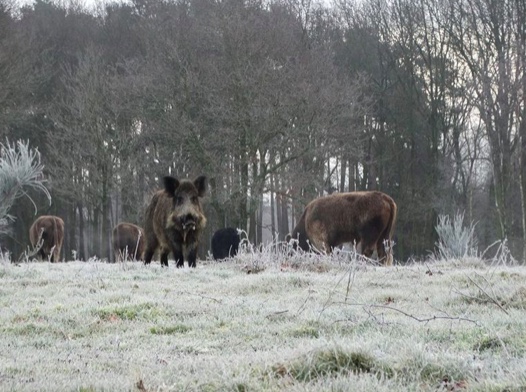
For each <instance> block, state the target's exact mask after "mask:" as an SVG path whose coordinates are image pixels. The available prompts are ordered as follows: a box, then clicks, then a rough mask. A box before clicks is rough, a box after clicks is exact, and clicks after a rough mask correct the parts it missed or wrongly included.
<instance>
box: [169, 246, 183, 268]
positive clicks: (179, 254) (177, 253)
mask: <svg viewBox="0 0 526 392" xmlns="http://www.w3.org/2000/svg"><path fill="white" fill-rule="evenodd" d="M172 252H173V254H174V259H175V265H176V267H177V268H181V267H184V256H183V250H182V249H181V248H180V247H178V246H174V248H173V250H172Z"/></svg>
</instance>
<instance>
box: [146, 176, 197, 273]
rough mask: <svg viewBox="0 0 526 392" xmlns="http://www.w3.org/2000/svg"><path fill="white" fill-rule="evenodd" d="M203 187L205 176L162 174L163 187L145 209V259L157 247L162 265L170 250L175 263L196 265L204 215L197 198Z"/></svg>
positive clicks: (164, 264)
mask: <svg viewBox="0 0 526 392" xmlns="http://www.w3.org/2000/svg"><path fill="white" fill-rule="evenodd" d="M205 191H206V177H204V176H200V177H197V178H196V179H195V180H194V181H190V180H178V179H176V178H173V177H164V189H163V190H160V191H157V192H156V193H155V194H154V195H153V197H152V200H151V202H150V205H149V206H148V208H147V209H146V221H145V225H144V232H145V234H146V250H145V252H144V263H145V264H149V263H150V262H151V261H152V257H153V254H154V253H155V250H156V249H157V248H160V254H161V265H162V266H163V267H164V266H166V267H168V254H169V253H170V252H172V253H173V255H174V259H175V262H176V265H177V267H178V268H179V267H183V266H184V259H185V258H186V259H187V261H188V266H190V267H195V266H196V258H197V245H198V243H199V236H200V234H201V231H202V230H203V229H204V227H205V226H206V218H205V215H204V213H203V209H202V207H201V202H200V201H199V199H200V198H201V197H203V196H204V194H205Z"/></svg>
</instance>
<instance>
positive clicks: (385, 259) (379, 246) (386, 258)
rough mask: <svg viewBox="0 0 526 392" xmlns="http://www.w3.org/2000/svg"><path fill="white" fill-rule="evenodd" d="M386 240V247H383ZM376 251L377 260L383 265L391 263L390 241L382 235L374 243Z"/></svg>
mask: <svg viewBox="0 0 526 392" xmlns="http://www.w3.org/2000/svg"><path fill="white" fill-rule="evenodd" d="M386 242H387V246H388V249H387V251H386V249H385V243H386ZM376 251H377V252H378V261H380V262H381V263H382V264H383V265H393V254H392V251H391V241H389V240H386V239H384V238H382V237H380V239H378V242H377V243H376Z"/></svg>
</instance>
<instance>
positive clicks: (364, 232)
mask: <svg viewBox="0 0 526 392" xmlns="http://www.w3.org/2000/svg"><path fill="white" fill-rule="evenodd" d="M396 213H397V207H396V203H395V202H394V200H393V199H392V198H391V197H390V196H388V195H386V194H385V193H382V192H377V191H370V192H347V193H334V194H332V195H329V196H324V197H320V198H318V199H315V200H313V201H311V202H310V203H309V204H307V206H306V207H305V210H304V211H303V215H302V216H301V218H300V220H299V222H298V224H297V225H296V227H295V228H294V231H293V232H292V236H291V237H292V238H294V239H297V240H298V242H297V245H299V246H300V248H302V249H303V250H305V251H308V250H310V249H311V246H312V247H314V249H315V250H318V251H323V252H331V251H332V249H333V248H334V247H336V246H339V245H342V244H344V243H346V242H352V243H356V244H357V246H358V252H360V253H362V254H363V255H364V256H366V257H371V255H372V254H373V252H374V249H376V250H377V253H378V259H379V260H380V261H382V262H383V264H384V265H392V264H393V254H392V246H391V239H392V235H393V231H394V224H395V221H396ZM289 238H290V237H289ZM384 241H385V242H386V243H387V246H388V248H389V252H386V250H385V244H384ZM297 245H296V246H297Z"/></svg>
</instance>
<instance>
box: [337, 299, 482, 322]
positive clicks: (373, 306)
mask: <svg viewBox="0 0 526 392" xmlns="http://www.w3.org/2000/svg"><path fill="white" fill-rule="evenodd" d="M334 303H335V304H341V305H348V306H361V307H363V308H364V310H366V311H367V309H368V308H379V309H387V310H392V311H394V312H397V313H400V314H402V315H404V316H406V317H409V318H411V319H413V320H416V321H418V322H420V323H427V322H430V321H436V320H452V321H466V322H469V323H473V324H475V325H477V326H480V324H479V322H478V321H477V320H473V319H470V318H466V317H460V316H449V315H446V316H437V315H433V316H430V317H419V316H415V315H413V314H411V313H408V312H406V311H404V310H402V309H398V308H395V307H393V306H389V305H376V304H366V303H349V302H334ZM444 313H445V312H444ZM446 314H447V313H446Z"/></svg>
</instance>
